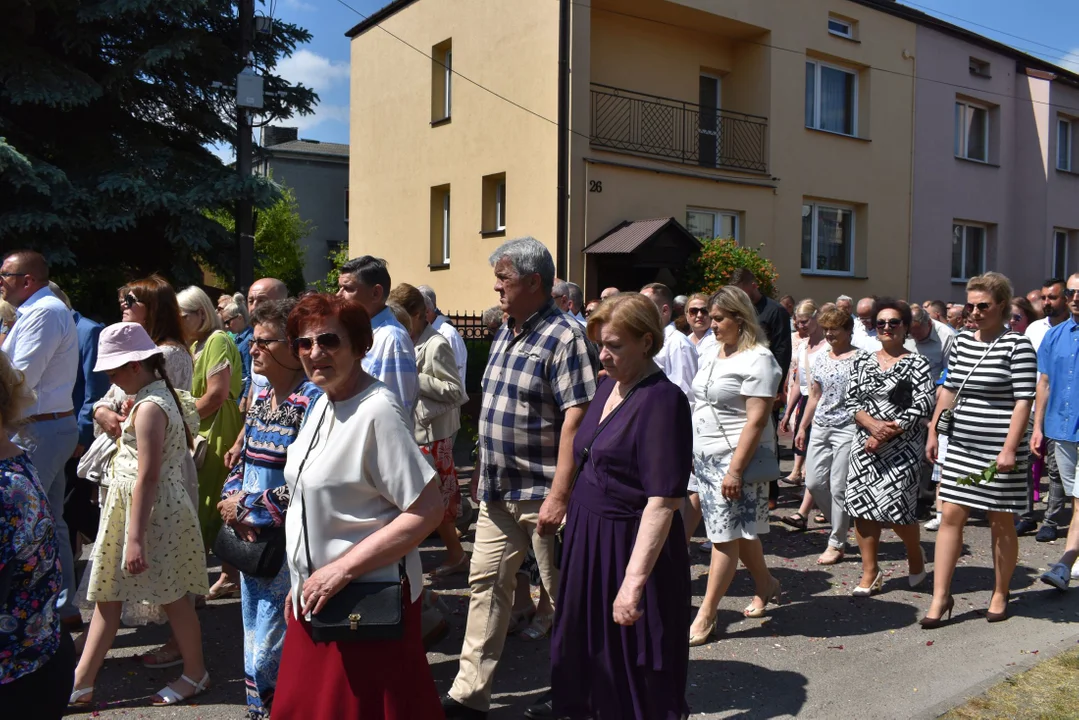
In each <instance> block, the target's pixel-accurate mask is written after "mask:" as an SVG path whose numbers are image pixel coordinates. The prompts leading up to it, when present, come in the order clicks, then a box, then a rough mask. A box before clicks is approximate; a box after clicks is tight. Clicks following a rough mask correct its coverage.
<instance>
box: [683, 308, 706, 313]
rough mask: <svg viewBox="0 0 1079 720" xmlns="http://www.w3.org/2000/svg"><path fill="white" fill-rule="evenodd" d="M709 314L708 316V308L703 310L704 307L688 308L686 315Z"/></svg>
mask: <svg viewBox="0 0 1079 720" xmlns="http://www.w3.org/2000/svg"><path fill="white" fill-rule="evenodd" d="M707 314H708V308H702V307H695V308H686V315H707Z"/></svg>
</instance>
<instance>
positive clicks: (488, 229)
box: [481, 173, 506, 234]
mask: <svg viewBox="0 0 1079 720" xmlns="http://www.w3.org/2000/svg"><path fill="white" fill-rule="evenodd" d="M482 192H483V208H482V212H483V228H482V229H481V232H483V233H485V234H486V233H497V232H502V231H505V229H506V173H497V174H495V175H485V176H484V177H483V188H482Z"/></svg>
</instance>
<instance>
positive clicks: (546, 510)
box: [443, 238, 598, 718]
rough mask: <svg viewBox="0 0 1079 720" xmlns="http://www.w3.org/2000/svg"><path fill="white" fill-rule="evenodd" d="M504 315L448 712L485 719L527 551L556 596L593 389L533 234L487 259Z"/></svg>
mask: <svg viewBox="0 0 1079 720" xmlns="http://www.w3.org/2000/svg"><path fill="white" fill-rule="evenodd" d="M490 261H491V265H492V266H493V267H494V271H495V291H496V292H498V294H499V298H500V304H501V307H502V310H504V311H505V312H506V313H508V314H509V319H508V320H507V321H506V323H505V324H504V325H503V326H502V327H501V329H500V330H499V331H498V334H497V335H496V336H495V339H494V343H493V344H492V345H491V355H490V358H489V360H488V361H487V369H486V370H485V371H484V374H483V409H482V410H481V412H480V422H479V433H480V453H479V460H478V463H479V467H480V490H479V497H480V499H481V500H482V502H481V504H480V517H479V521H478V522H477V524H476V539H475V543H474V546H473V554H472V566H471V571H470V577H469V582H470V584H471V590H472V598H471V601H470V603H469V607H468V625H467V627H466V629H465V639H464V646H463V647H462V649H461V664H460V668H459V670H458V672H457V678H456V679H455V680H454V683H453V687H452V688H451V689H450V692H449V695H448V696H447V697H446V698H444V699H443V708H444V709H445V711H446V717H447V718H484V717H486V716H487V710H488V708H489V707H490V704H491V690H492V686H493V681H494V673H495V669H496V667H497V666H498V660H499V658H500V657H501V655H502V648H503V646H504V645H505V642H506V633H507V631H508V629H509V623H510V614H511V610H512V604H513V591H514V587H515V583H516V575H517V570H518V569H519V568H520V567H521V563H522V561H523V560H524V558H525V555H526V554H527V553H528V550H529V548H532V549H533V550H534V551H535V554H536V561H537V563H538V565H539V570H540V578H541V579H542V581H543V586H544V588H546V590H547V592H548V593H549V594H550V596H551V597H552V598H555V597H557V596H558V568H557V566H556V564H555V557H554V555H555V549H554V547H555V543H554V533H555V531H556V530H557V529H558V527H559V525H561V523H562V520H563V518H564V517H565V514H566V505H567V504H568V501H569V494H570V489H571V488H570V483H571V482H572V478H573V471H574V463H573V438H574V435H575V434H576V433H577V428H578V427H579V426H580V423H581V419H582V418H583V417H584V413H585V410H587V409H588V403H589V402H590V401H591V400H592V396H593V395H594V394H595V392H596V377H597V370H598V368H597V366H596V364H595V359H594V354H590V352H589V348H588V341H587V340H586V338H585V335H584V332H583V330H582V328H581V326H580V325H579V324H578V323H577V322H576V321H575V320H574V319H573V318H572V317H569V316H567V315H566V314H565V313H563V312H562V311H561V310H560V309H559V308H558V307H557V306H556V305H555V304H554V302H553V300H552V298H551V287H552V285H553V284H554V273H555V268H554V261H553V260H552V259H551V254H550V253H549V252H548V251H547V248H546V247H544V245H543V244H542V243H540V242H539V241H538V240H535V239H534V238H520V239H517V240H511V241H509V242H507V243H505V244H503V245H502V246H501V247H499V248H498V249H497V250H495V252H494V253H493V254H492V255H491V258H490Z"/></svg>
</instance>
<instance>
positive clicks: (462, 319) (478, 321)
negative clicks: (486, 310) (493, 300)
mask: <svg viewBox="0 0 1079 720" xmlns="http://www.w3.org/2000/svg"><path fill="white" fill-rule="evenodd" d="M446 317H447V318H448V319H449V321H450V325H453V326H454V327H455V328H457V332H459V333H461V337H462V338H464V339H465V340H487V341H488V342H489V341H491V340H492V339H493V336H492V335H491V333H490V332H489V331H488V329H487V326H486V325H484V324H483V313H450V314H448V315H446Z"/></svg>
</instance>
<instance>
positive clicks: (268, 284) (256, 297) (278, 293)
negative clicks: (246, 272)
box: [247, 278, 288, 315]
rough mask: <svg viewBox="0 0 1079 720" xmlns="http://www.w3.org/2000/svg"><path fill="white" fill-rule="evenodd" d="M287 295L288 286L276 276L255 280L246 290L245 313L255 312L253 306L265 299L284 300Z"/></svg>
mask: <svg viewBox="0 0 1079 720" xmlns="http://www.w3.org/2000/svg"><path fill="white" fill-rule="evenodd" d="M287 297H288V288H287V287H285V283H283V282H281V281H280V280H278V279H277V278H262V279H261V280H256V281H255V282H253V283H251V289H250V290H248V291H247V313H248V315H250V314H251V313H253V312H255V308H257V307H258V306H259V305H261V304H262V303H264V302H266V301H267V300H284V299H285V298H287Z"/></svg>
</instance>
